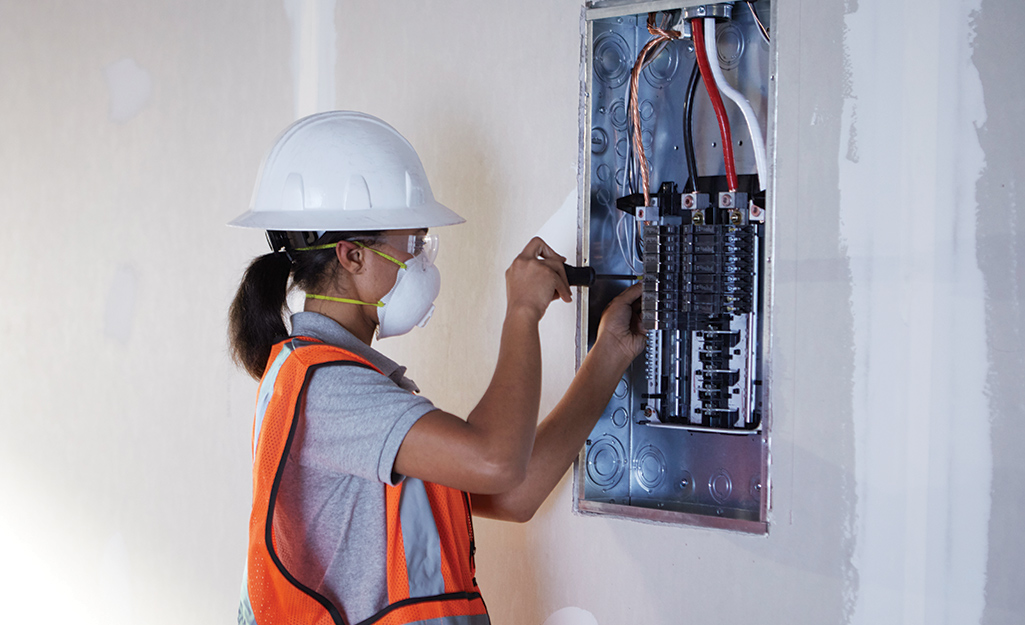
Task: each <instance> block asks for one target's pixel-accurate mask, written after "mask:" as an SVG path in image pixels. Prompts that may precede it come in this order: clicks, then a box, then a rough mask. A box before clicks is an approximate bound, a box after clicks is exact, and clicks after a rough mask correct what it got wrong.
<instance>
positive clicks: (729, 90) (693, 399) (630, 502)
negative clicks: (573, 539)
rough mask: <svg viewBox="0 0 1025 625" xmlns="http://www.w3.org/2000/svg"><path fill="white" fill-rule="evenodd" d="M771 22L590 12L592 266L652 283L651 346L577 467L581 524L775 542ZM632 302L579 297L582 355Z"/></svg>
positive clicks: (663, 6)
mask: <svg viewBox="0 0 1025 625" xmlns="http://www.w3.org/2000/svg"><path fill="white" fill-rule="evenodd" d="M770 9H771V7H770V1H769V0H757V1H754V0H752V1H751V2H744V1H740V0H738V1H736V2H722V3H715V4H707V3H705V4H702V3H696V2H693V1H690V2H688V1H685V0H684V1H679V2H666V1H664V0H663V1H658V2H628V1H627V2H624V1H623V0H606V1H600V2H599V1H595V2H590V3H588V5H587V8H586V11H585V19H586V26H587V28H586V45H587V48H586V54H585V63H586V67H585V77H586V87H585V91H584V110H585V111H586V128H588V129H589V132H588V133H586V135H587V136H586V139H587V144H586V145H584V146H582V149H583V162H584V165H585V169H584V176H583V186H584V189H583V191H584V193H583V202H582V212H581V216H580V217H581V218H580V224H581V238H582V241H581V258H580V260H581V261H582V262H583V263H586V264H588V265H590V266H591V267H593V268H594V269H595V270H596V271H597V273H598V274H608V275H613V276H623V275H626V276H629V275H634V276H637V279H639V280H641V281H642V282H643V289H644V292H643V296H642V301H641V316H642V321H643V324H644V330H645V332H646V333H647V347H646V350H645V353H644V354H643V356H641V357H639V358H638V359H637V360H636V361H635V362H634V363H633V364H632V365H631V367H630V368H629V369H628V370H627V372H626V374H625V375H624V377H623V379H622V380H621V381H620V383H619V386H618V388H617V389H616V391H615V393H614V396H613V398H612V400H611V402H610V403H609V405H608V407H607V408H606V410H605V412H604V414H603V415H602V417H601V419H600V420H599V422H598V424H597V425H596V427H595V428H594V430H593V432H592V433H591V435H590V437H589V438H588V440H587V443H586V445H585V448H584V450H583V451H582V452H581V456H580V459H579V461H578V463H577V468H576V475H575V477H576V487H575V494H574V502H575V506H576V508H577V510H578V511H581V512H584V513H593V514H610V515H615V516H621V517H627V518H635V519H641V520H649V521H657V522H666V523H682V524H690V525H700V526H706V527H716V528H723V529H732V530H738V531H745V532H754V533H764V532H766V531H767V528H768V524H767V511H768V508H769V488H768V486H769V480H768V478H769V475H768V467H769V445H768V442H769V436H768V433H769V428H768V415H767V414H766V408H767V405H768V404H767V399H766V398H767V393H768V388H767V385H766V384H765V377H764V365H765V359H764V354H765V353H766V349H765V346H766V343H767V337H768V335H769V332H768V316H767V311H768V306H767V301H768V297H767V291H768V288H769V286H771V283H770V281H769V275H768V274H767V272H766V260H767V256H768V252H769V246H768V245H767V242H768V241H769V240H770V239H768V238H767V234H768V232H767V229H769V228H771V210H768V204H767V203H766V197H767V194H766V191H767V190H766V187H767V185H768V183H769V180H768V178H769V176H768V173H767V169H768V161H769V154H768V153H767V150H766V136H767V133H768V131H769V130H770V129H769V128H768V120H769V115H768V109H769V95H770V88H769V85H770V79H769V76H770V74H769V62H770V39H771V35H770V32H771V23H770ZM713 64H714V66H713ZM716 100H718V102H716ZM628 285H629V281H628V280H623V279H620V280H604V281H602V280H599V281H598V282H597V283H596V284H595V285H593V286H592V287H590V289H588V293H587V294H586V297H582V298H581V304H580V307H579V309H578V310H579V314H580V317H581V318H580V328H581V333H583V332H586V333H587V335H586V341H584V340H583V336H581V337H580V338H581V340H580V344H581V345H582V346H584V345H585V344H586V347H590V346H591V345H593V342H594V340H595V338H596V335H597V328H598V321H599V319H600V317H601V312H602V310H603V309H604V307H605V306H606V304H607V303H608V302H609V300H610V299H611V298H612V297H614V296H615V295H616V294H617V293H618V292H620V291H621V290H622V289H623V288H625V287H626V286H628ZM586 347H582V349H586Z"/></svg>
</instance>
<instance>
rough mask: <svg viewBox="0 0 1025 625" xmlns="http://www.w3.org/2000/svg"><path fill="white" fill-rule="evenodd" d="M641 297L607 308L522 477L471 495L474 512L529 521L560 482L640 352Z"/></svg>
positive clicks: (627, 296) (632, 295)
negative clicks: (498, 489) (506, 487)
mask: <svg viewBox="0 0 1025 625" xmlns="http://www.w3.org/2000/svg"><path fill="white" fill-rule="evenodd" d="M640 293H641V286H640V285H634V286H632V287H630V288H629V289H627V290H625V291H624V292H623V293H621V294H620V295H619V296H618V297H617V298H616V299H614V300H613V301H612V303H610V304H609V307H608V308H607V309H606V311H605V314H604V315H603V316H602V321H601V325H600V326H599V330H598V339H597V340H596V341H595V344H594V346H593V347H592V348H591V351H590V352H588V354H587V357H586V358H584V362H583V363H582V364H581V366H580V370H579V371H577V374H576V376H575V377H574V378H573V382H572V383H571V384H570V386H569V389H568V390H567V391H566V394H565V395H564V396H563V398H562V400H560V401H559V403H558V405H556V407H555V409H554V410H552V412H551V414H549V415H548V417H547V418H546V419H545V420H544V421H543V422H542V423H541V425H540V426H538V430H537V437H536V440H535V442H534V449H533V452H532V454H531V457H530V463H529V465H528V467H527V474H526V478H525V479H524V480H523V481H522V482H521V483H520V484H519V485H517V486H515V487H514V488H511V489H509V490H508V491H505V492H503V493H500V494H483V493H475V494H474V495H473V511H474V514H477V515H479V516H486V517H491V518H496V519H502V520H507V521H519V522H524V521H528V520H529V519H530V518H531V517H532V516H533V515H534V513H535V512H537V509H538V508H539V507H540V506H541V504H542V503H543V502H544V500H545V499H546V498H547V497H548V495H549V493H551V492H552V489H554V488H555V486H556V485H557V484H558V483H559V480H560V479H562V476H563V475H565V473H566V469H568V468H569V466H570V465H571V464H572V463H573V460H574V458H576V456H577V453H578V452H579V451H580V447H581V446H583V444H584V441H585V440H586V439H587V435H588V434H590V432H591V430H592V429H593V428H594V424H595V423H596V422H597V421H598V418H599V417H600V416H601V414H602V411H603V410H604V409H605V406H606V405H607V404H608V402H609V399H610V398H611V397H612V393H613V391H614V390H615V388H616V385H617V384H618V383H619V380H620V378H621V377H622V375H623V371H624V370H625V369H626V367H627V366H629V364H630V363H631V362H632V361H633V359H634V358H635V357H636V356H637V355H638V354H639V353H641V351H642V350H643V348H644V335H643V333H642V331H641V329H640V320H639V318H638V316H637V314H636V310H635V308H636V306H638V305H639V303H640V302H639V298H640Z"/></svg>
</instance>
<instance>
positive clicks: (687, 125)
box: [683, 59, 701, 191]
mask: <svg viewBox="0 0 1025 625" xmlns="http://www.w3.org/2000/svg"><path fill="white" fill-rule="evenodd" d="M700 79H701V72H700V71H698V62H697V59H695V60H694V69H692V70H691V71H690V81H688V82H687V95H686V97H685V98H684V103H683V154H684V156H686V158H687V175H688V176H689V179H688V180H687V184H686V185H684V190H685V191H697V190H698V163H697V156H696V155H695V154H694V130H693V126H694V97H695V95H696V94H697V92H698V81H699V80H700Z"/></svg>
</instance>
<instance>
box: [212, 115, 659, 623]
mask: <svg viewBox="0 0 1025 625" xmlns="http://www.w3.org/2000/svg"><path fill="white" fill-rule="evenodd" d="M462 221H463V220H462V219H461V218H460V217H459V216H458V215H456V214H455V213H453V212H452V211H450V210H449V209H447V208H446V207H444V206H442V205H441V204H439V203H437V202H435V201H434V198H433V195H432V194H431V190H430V187H429V185H428V184H427V178H426V175H425V174H424V171H423V167H422V166H421V164H420V161H419V158H418V157H417V156H416V153H415V152H414V151H413V148H412V147H411V146H410V145H409V143H408V142H406V141H405V139H403V138H402V137H401V135H399V134H398V132H396V131H395V130H394V129H392V128H391V127H390V126H388V125H387V124H385V123H384V122H382V121H381V120H378V119H376V118H373V117H371V116H369V115H364V114H361V113H352V112H341V111H335V112H330V113H322V114H318V115H314V116H311V117H308V118H305V119H302V120H300V121H298V122H296V123H295V124H293V125H292V126H291V127H290V128H289V129H288V130H286V131H285V133H284V134H282V136H281V137H280V138H279V140H278V142H277V143H276V145H275V146H274V148H273V149H272V150H271V152H270V153H269V154H268V156H267V158H266V160H265V161H264V164H263V166H262V168H261V173H260V179H259V181H258V182H257V187H256V190H255V192H254V196H253V204H252V207H251V209H250V211H248V212H247V213H246V214H244V215H242V216H241V217H240V218H239V219H237V220H236V221H235V222H233V224H234V225H241V226H246V227H257V228H261V229H265V230H267V231H268V240H269V241H270V244H271V249H272V252H271V253H270V254H267V255H265V256H261V257H259V258H257V259H256V260H254V261H253V263H252V264H251V265H250V267H249V269H248V270H247V271H246V274H245V276H244V278H243V280H242V284H241V286H240V287H239V291H238V293H237V295H236V297H235V300H234V302H233V303H232V307H231V319H230V335H231V346H232V351H233V354H234V356H235V358H236V361H237V362H239V363H240V364H241V365H242V366H243V367H244V368H245V369H246V370H247V371H248V372H249V373H250V374H251V375H253V377H255V378H258V379H261V384H260V390H259V392H258V398H257V413H256V419H255V422H254V430H253V441H254V445H253V453H254V468H253V476H254V496H253V513H252V517H251V520H250V547H249V555H248V559H247V571H246V576H245V580H244V582H243V587H242V598H241V603H240V608H239V623H259V624H260V625H268V624H270V623H337V624H341V623H347V624H356V623H368V624H369V623H382V624H389V625H390V624H395V625H398V624H401V623H421V622H423V623H426V622H430V623H437V624H442V623H444V624H453V625H455V624H459V625H464V624H465V625H471V624H472V625H476V624H481V623H488V622H489V620H488V616H487V611H486V609H485V607H484V603H483V600H482V599H481V595H480V591H479V589H478V588H477V583H476V579H475V578H474V564H473V551H474V545H473V529H472V523H471V522H470V511H471V507H472V513H473V514H475V515H480V516H486V517H491V518H496V519H505V520H513V521H521V522H522V521H526V520H528V519H529V518H531V516H532V515H533V514H534V512H535V511H536V510H537V509H538V507H539V506H540V505H541V503H542V502H543V501H544V499H545V498H546V497H547V495H548V493H549V492H551V490H552V489H553V488H554V487H555V485H556V484H557V483H558V481H559V479H560V478H561V477H562V475H563V474H564V473H565V472H566V469H567V468H568V467H569V465H570V464H571V463H572V461H573V459H574V458H575V457H576V454H577V452H578V451H579V449H580V447H581V446H582V445H583V442H584V440H585V438H586V437H587V435H588V433H589V432H590V431H591V429H592V428H593V426H594V424H595V422H596V421H597V419H598V417H599V416H600V415H601V412H602V410H603V409H604V407H605V405H606V404H607V403H608V400H609V398H610V397H611V395H612V392H613V390H614V389H615V387H616V384H617V383H618V382H619V380H620V378H621V376H622V374H623V371H624V370H625V368H626V367H627V366H628V365H629V363H630V362H631V361H632V360H633V359H634V358H635V357H636V356H637V355H638V354H639V353H640V352H641V351H642V349H643V334H642V333H641V331H640V330H639V329H638V320H637V317H636V314H635V311H634V307H635V304H636V303H637V301H638V298H639V296H640V288H639V286H636V285H635V286H634V287H631V288H629V289H627V290H626V291H624V292H623V293H622V294H621V295H620V296H619V297H617V298H616V299H615V300H613V302H612V303H611V304H610V306H609V307H608V309H607V310H606V312H605V314H604V316H603V318H602V321H601V325H600V327H599V331H598V338H597V340H596V342H595V344H594V346H593V348H592V349H591V351H590V352H589V354H588V356H587V358H586V359H585V360H584V362H583V364H582V366H581V368H580V370H579V371H578V373H577V375H576V377H575V378H574V380H573V382H572V384H571V385H570V388H569V390H568V391H567V393H566V395H565V397H564V398H563V399H562V401H561V402H560V403H559V404H558V406H557V407H556V408H555V410H553V411H552V413H551V414H550V415H549V416H548V417H547V418H546V419H545V420H544V421H543V422H542V423H541V425H540V426H538V425H537V416H538V406H539V401H540V391H541V349H540V343H539V337H538V322H539V321H540V319H541V317H542V316H543V315H544V313H545V311H546V309H547V307H548V305H549V304H550V303H551V302H552V301H553V300H554V299H555V298H556V297H558V298H561V299H563V300H565V301H570V299H571V295H570V288H569V285H568V283H567V281H566V276H565V273H564V270H563V265H562V263H563V261H564V260H565V259H564V258H563V257H562V256H559V255H558V254H556V253H555V252H554V251H553V250H552V249H551V248H549V247H548V245H546V244H545V243H544V242H543V241H542V240H540V239H537V238H535V239H533V240H532V241H530V243H528V244H527V246H526V247H525V248H524V250H523V252H522V253H521V254H520V255H519V256H518V257H517V258H516V259H515V260H514V261H513V263H512V265H511V266H510V267H509V269H508V270H507V271H506V293H507V299H508V303H507V308H506V316H505V322H504V324H503V327H502V338H501V347H500V350H499V356H498V363H497V365H496V368H495V374H494V376H493V378H492V381H491V384H490V385H489V387H488V388H487V390H486V392H485V393H484V395H483V397H482V398H481V400H480V402H479V403H478V404H477V406H476V407H475V408H474V409H473V410H472V411H471V412H470V414H469V415H468V416H467V418H466V419H462V418H460V417H457V416H454V415H452V414H449V413H447V412H445V411H444V410H441V409H438V408H436V407H435V406H434V405H433V404H432V403H431V402H430V401H429V400H427V399H426V398H424V397H422V396H420V395H418V394H417V392H418V389H417V387H416V385H415V384H414V383H413V382H412V381H411V380H410V379H408V378H407V377H405V375H404V374H405V368H404V367H400V366H399V365H397V364H396V363H394V362H392V361H391V360H389V359H388V358H386V357H385V356H383V355H382V354H380V353H378V352H377V351H376V350H374V349H373V348H372V347H371V343H372V341H373V338H374V336H375V334H376V335H377V337H378V338H385V337H388V336H395V335H398V334H403V333H405V332H408V331H409V330H411V329H412V328H413V327H414V326H415V325H417V324H419V325H423V324H424V323H426V322H427V320H428V319H429V318H430V315H431V313H432V311H433V308H434V307H433V301H434V298H435V297H436V296H437V294H438V290H439V286H440V277H439V274H438V270H437V268H436V267H435V266H434V264H433V261H434V255H435V253H436V252H437V237H436V235H435V234H434V233H428V229H429V228H436V227H439V226H445V225H452V224H456V223H461V222H462ZM290 284H291V285H294V286H295V287H297V288H298V289H300V290H302V291H304V292H305V293H306V302H305V308H304V311H303V312H300V313H297V314H295V315H293V316H292V317H291V326H292V327H291V333H289V332H288V331H287V330H286V326H285V323H284V320H283V317H282V315H283V312H284V310H285V297H286V293H287V290H288V288H289V285H290ZM467 493H469V494H467ZM471 500H472V506H471Z"/></svg>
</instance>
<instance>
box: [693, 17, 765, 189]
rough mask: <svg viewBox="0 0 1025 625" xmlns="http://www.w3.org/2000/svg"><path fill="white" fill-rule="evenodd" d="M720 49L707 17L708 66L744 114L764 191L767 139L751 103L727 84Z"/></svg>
mask: <svg viewBox="0 0 1025 625" xmlns="http://www.w3.org/2000/svg"><path fill="white" fill-rule="evenodd" d="M718 49H719V48H718V45H717V44H716V41H715V18H714V17H706V18H705V53H706V54H707V55H708V64H709V65H710V66H712V75H713V76H714V77H715V84H716V86H717V87H719V91H720V92H722V94H723V95H724V96H726V97H727V98H729V99H730V100H733V103H734V104H736V105H737V107H738V108H740V112H741V113H743V114H744V121H746V122H747V128H748V130H749V131H750V133H751V143H752V144H753V145H752V146H751V147H752V148H753V149H754V153H755V168H756V169H757V170H758V188H759V189H764V188H765V184H766V182H767V181H768V179H769V178H768V171H767V167H766V160H767V159H766V155H765V137H764V136H762V127H761V125H760V124H759V123H758V117H757V116H756V115H755V112H754V109H752V108H751V103H750V102H748V101H747V99H746V98H745V97H744V96H743V94H741V93H740V92H739V91H737V90H736V89H734V88H733V86H732V85H730V83H728V82H726V77H725V76H723V73H722V68H721V67H719V55H718V54H717V53H716V50H718Z"/></svg>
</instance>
